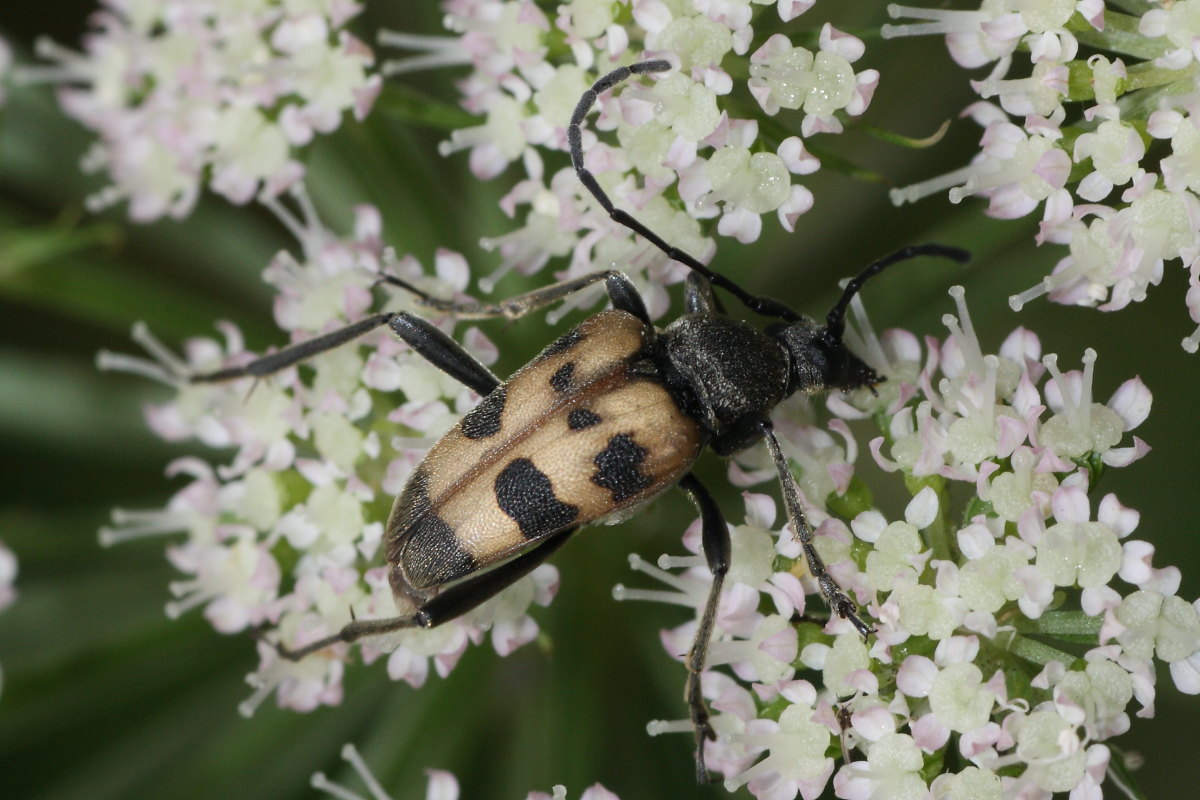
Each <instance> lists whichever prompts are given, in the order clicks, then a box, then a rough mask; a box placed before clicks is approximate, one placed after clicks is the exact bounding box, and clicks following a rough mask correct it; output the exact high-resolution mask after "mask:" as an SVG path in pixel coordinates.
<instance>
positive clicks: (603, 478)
mask: <svg viewBox="0 0 1200 800" xmlns="http://www.w3.org/2000/svg"><path fill="white" fill-rule="evenodd" d="M648 452H650V451H649V450H647V449H646V448H644V447H642V446H641V445H639V444H637V443H636V442H634V441H633V437H632V436H630V435H629V434H627V433H618V434H617V435H616V436H614V437H612V438H611V439H609V440H608V446H607V447H605V448H604V449H603V450H601V451H600V452H599V453H597V454H596V457H595V458H594V459H592V462H593V463H594V464H595V465H596V468H597V469H596V474H595V475H593V476H592V483H594V484H596V485H597V486H601V487H603V488H605V489H608V490H609V491H611V492H612V496H613V502H614V503H620V502H621V501H623V500H626V499H627V498H629V497H632V496H633V495H635V494H637V493H638V492H640V491H641V490H642V489H645V488H646V487H647V486H649V485H650V484H651V483H653V482H654V481H653V480H652V479H651V478H648V477H647V476H645V475H643V474H642V469H641V467H642V462H643V461H645V460H646V453H648Z"/></svg>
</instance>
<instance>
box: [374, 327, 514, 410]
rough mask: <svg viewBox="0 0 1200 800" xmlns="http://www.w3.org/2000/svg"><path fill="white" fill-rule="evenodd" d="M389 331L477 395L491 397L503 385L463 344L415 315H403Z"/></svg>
mask: <svg viewBox="0 0 1200 800" xmlns="http://www.w3.org/2000/svg"><path fill="white" fill-rule="evenodd" d="M390 327H391V329H392V331H393V332H394V333H395V334H396V335H397V336H399V337H400V338H401V339H403V340H404V341H405V343H406V344H408V346H409V347H411V348H412V349H413V350H414V351H415V352H416V353H417V354H419V355H420V356H421V357H422V358H424V359H425V360H426V361H428V362H429V363H430V364H432V365H433V366H435V367H437V368H438V369H440V370H441V371H442V372H444V373H446V374H447V375H449V376H450V377H451V378H454V380H456V381H458V382H459V383H461V384H463V385H464V386H466V387H467V388H470V389H474V390H475V391H476V392H477V393H478V394H480V395H485V396H486V395H489V394H491V393H492V390H493V389H495V388H496V387H497V386H499V385H500V379H499V378H497V377H496V376H495V375H493V374H492V371H491V370H490V369H488V368H487V367H485V366H484V365H483V364H482V363H480V362H479V360H478V359H476V358H475V356H473V355H471V354H470V353H468V352H467V351H466V349H464V348H463V346H462V345H461V344H459V343H458V342H456V341H454V339H452V338H450V337H449V336H448V335H447V334H446V332H445V331H443V330H442V329H441V328H438V327H437V326H435V325H434V324H433V323H431V322H429V321H427V320H424V319H421V318H420V317H418V316H417V315H416V314H410V313H408V312H407V311H401V312H400V313H399V314H396V315H395V318H394V319H393V320H392V321H391V325H390Z"/></svg>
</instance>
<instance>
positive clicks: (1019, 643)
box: [1005, 633, 1083, 669]
mask: <svg viewBox="0 0 1200 800" xmlns="http://www.w3.org/2000/svg"><path fill="white" fill-rule="evenodd" d="M1005 650H1006V651H1007V652H1008V653H1009V654H1011V655H1014V656H1016V657H1017V658H1020V659H1023V660H1025V661H1029V662H1031V663H1033V664H1037V665H1038V666H1042V667H1044V666H1046V665H1047V664H1049V663H1050V662H1051V661H1059V662H1061V663H1062V664H1064V665H1065V666H1066V667H1067V668H1068V669H1070V668H1071V667H1074V666H1077V665H1082V664H1083V660H1082V659H1079V658H1076V657H1075V656H1073V655H1071V654H1070V653H1068V652H1066V651H1065V650H1059V649H1058V648H1057V647H1051V646H1050V645H1048V644H1045V643H1043V642H1039V641H1037V640H1035V639H1030V638H1028V637H1026V636H1022V635H1020V634H1018V633H1014V634H1012V638H1011V639H1009V641H1008V646H1007V647H1006V648H1005Z"/></svg>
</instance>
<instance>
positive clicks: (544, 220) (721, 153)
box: [381, 0, 879, 316]
mask: <svg viewBox="0 0 1200 800" xmlns="http://www.w3.org/2000/svg"><path fill="white" fill-rule="evenodd" d="M754 3H755V4H762V3H763V0H754ZM811 4H812V3H811V2H804V1H802V0H778V3H777V4H776V6H777V12H778V14H777V16H778V19H779V20H782V21H784V22H788V21H791V20H793V19H794V18H795V17H796V16H797V15H799V14H800V13H802V12H803V11H805V10H807V9H808V7H809V6H811ZM543 5H546V6H549V7H553V8H556V9H557V11H556V15H554V14H551V13H548V12H547V11H545V10H543V7H542V6H543ZM444 7H445V9H446V11H447V16H446V25H447V27H448V28H450V29H451V30H452V31H453V32H455V34H457V35H454V36H448V37H434V36H418V35H412V34H397V33H385V34H384V35H383V36H381V41H382V42H383V43H384V44H385V45H391V46H395V47H401V48H405V49H408V50H415V51H419V55H414V56H411V57H408V58H404V59H399V60H395V61H389V62H386V63H385V64H384V65H383V68H382V69H383V71H384V72H385V73H387V74H396V73H402V72H408V71H413V70H418V69H425V68H429V67H432V66H443V65H446V64H455V63H462V64H469V65H470V66H471V68H472V71H471V73H470V75H469V77H467V78H466V79H465V80H463V81H461V82H460V83H459V86H460V88H461V90H462V92H463V97H462V105H463V107H464V108H466V109H467V110H469V111H471V112H472V113H475V114H479V115H481V116H483V117H484V120H483V121H482V122H481V124H479V125H478V126H476V127H472V128H467V129H462V130H457V131H454V133H453V134H452V135H451V137H450V139H449V140H448V141H447V142H445V143H444V146H443V148H442V151H443V153H444V154H449V153H452V152H456V151H460V150H469V151H470V156H469V158H470V165H471V169H472V171H473V173H474V174H475V175H476V176H477V177H479V178H480V179H488V178H492V177H495V176H496V175H498V174H500V173H501V172H502V171H503V170H505V169H506V168H507V167H508V166H509V165H511V164H514V163H518V162H519V163H520V164H521V165H522V168H523V169H524V172H525V177H524V179H522V180H520V181H519V182H518V183H517V184H516V186H515V187H514V188H513V190H512V191H511V192H510V193H509V194H508V195H507V197H506V198H505V199H504V202H503V204H502V205H503V208H504V210H505V211H506V212H507V213H508V214H509V215H511V216H516V215H517V213H518V209H520V208H524V209H525V216H524V221H523V225H522V226H521V227H520V228H519V229H517V230H515V231H513V232H511V233H508V234H506V235H504V236H503V237H499V238H497V239H493V240H485V245H487V246H492V247H495V248H496V249H498V250H499V252H500V254H501V256H502V263H501V265H500V267H499V268H498V269H497V270H496V271H495V272H494V273H492V274H491V275H489V276H487V277H486V278H485V279H483V280H481V282H480V285H481V287H482V288H484V289H485V290H488V289H490V287H491V286H493V285H494V283H495V281H496V280H498V279H499V277H501V276H502V275H504V274H506V273H507V272H509V271H512V270H517V271H519V272H522V273H525V274H528V273H531V272H534V271H536V270H538V269H540V268H541V267H542V266H543V265H544V264H545V263H546V262H547V261H548V260H549V259H550V258H552V257H557V256H565V255H569V256H570V263H569V266H568V269H567V272H568V273H569V274H580V273H583V272H589V271H591V270H593V269H595V268H596V266H597V265H600V264H603V265H611V266H613V267H615V268H618V269H621V270H624V271H625V272H627V273H628V274H629V275H630V276H631V277H632V278H633V279H634V281H635V283H636V284H637V285H638V288H639V289H641V290H643V291H644V293H645V294H646V295H647V300H648V303H649V306H650V309H651V313H652V314H653V315H655V316H657V315H658V314H661V313H662V312H663V310H664V309H665V307H666V303H667V298H666V295H665V292H664V290H663V288H662V287H663V286H664V285H665V284H668V283H673V282H675V281H678V280H679V279H680V278H681V273H680V271H679V268H678V266H677V265H674V264H673V263H672V262H670V261H668V260H667V259H666V257H665V256H664V255H663V254H662V253H660V252H658V251H657V250H656V249H655V248H653V247H652V246H651V245H650V244H649V243H647V242H645V241H642V240H640V239H638V238H636V237H634V236H633V235H632V234H631V232H630V231H628V230H626V229H624V228H622V227H620V226H618V225H616V224H615V223H613V222H612V221H611V220H609V219H608V215H607V214H606V213H604V211H603V209H601V208H599V207H598V206H597V205H596V204H595V203H593V202H592V201H591V199H590V197H586V199H581V196H582V195H584V193H583V192H582V190H581V187H580V185H579V181H578V180H577V179H576V178H575V175H574V173H573V172H572V170H571V169H570V168H569V167H566V166H564V167H562V168H561V169H559V170H558V171H556V172H553V173H550V174H548V172H547V168H546V165H545V162H544V160H543V152H544V151H565V150H566V149H567V136H566V128H567V125H568V122H569V121H570V119H571V115H572V112H573V111H574V109H575V106H576V104H577V103H578V102H579V98H580V96H581V95H582V94H583V93H584V91H585V90H586V89H587V88H588V87H589V86H590V85H591V84H592V82H593V81H594V80H595V79H596V77H597V76H598V75H600V74H604V73H606V72H608V71H610V70H612V69H613V68H615V67H618V66H622V65H628V64H630V63H632V62H634V61H639V60H643V59H646V58H652V57H653V58H665V59H668V60H670V61H671V62H672V64H673V65H674V66H675V67H677V69H675V70H673V71H672V72H670V73H668V74H666V75H665V76H663V77H661V78H660V79H658V80H657V82H656V83H654V84H653V86H649V87H646V88H640V87H636V86H635V87H629V88H627V89H626V90H624V91H623V92H621V93H619V94H617V93H613V94H610V95H605V96H602V97H601V98H600V99H599V100H598V102H597V106H598V107H599V116H598V118H597V120H596V122H595V125H594V127H595V129H596V131H598V132H601V133H604V134H605V135H606V138H615V140H616V143H617V146H613V145H610V144H605V143H603V142H601V141H599V139H598V137H597V134H596V133H595V132H593V131H592V130H590V129H585V130H584V133H583V149H584V152H585V153H586V161H587V166H588V168H589V169H590V170H592V171H593V172H594V173H595V174H596V176H597V177H598V179H599V181H600V183H601V185H602V186H603V187H604V189H605V190H606V191H607V192H609V194H610V195H611V196H612V198H613V200H614V202H616V204H617V205H619V206H621V207H622V208H626V209H628V210H630V211H631V212H636V214H637V216H638V218H639V219H640V220H641V221H642V222H643V223H645V224H646V225H648V226H649V227H650V228H651V229H652V230H654V231H656V232H658V233H659V234H660V235H662V236H664V237H665V238H666V239H668V240H669V241H670V242H672V243H673V244H674V245H675V246H677V247H679V248H681V249H683V250H685V251H687V252H689V253H691V254H693V255H694V256H696V257H697V258H699V259H701V260H702V261H706V260H708V258H710V257H711V256H712V254H713V252H714V250H715V245H714V243H713V242H712V241H711V240H710V239H708V238H707V237H706V236H705V234H704V233H703V232H702V229H701V226H700V223H699V221H700V220H707V219H714V218H715V219H716V230H717V233H719V234H721V235H723V236H731V237H735V238H737V239H738V240H739V241H742V242H750V241H754V240H755V239H757V238H758V237H759V234H760V232H761V229H762V216H763V215H764V214H768V213H771V212H774V214H775V215H776V217H777V218H778V220H779V223H780V224H781V225H782V226H783V227H784V228H785V229H787V230H789V231H790V230H792V229H793V228H794V226H795V223H796V219H797V218H798V217H799V216H800V215H801V214H803V213H804V212H805V211H807V210H808V209H809V208H810V207H811V206H812V204H813V196H812V193H811V192H810V191H809V190H808V189H807V188H805V187H804V186H803V185H800V184H794V183H793V182H792V176H793V175H806V174H809V173H812V172H814V171H816V170H817V169H818V168H819V167H820V161H819V160H818V159H817V158H816V157H815V156H813V155H812V154H811V153H810V152H809V150H808V149H807V147H806V144H805V142H806V140H807V139H808V138H810V137H812V136H815V135H817V134H834V133H839V132H841V131H842V126H843V120H844V119H847V118H851V117H855V116H858V115H861V114H862V113H863V112H864V111H865V110H866V108H867V106H868V104H869V103H870V100H871V97H872V94H873V93H874V90H875V86H876V84H877V83H878V79H879V74H878V72H876V71H875V70H870V69H868V70H862V71H859V72H855V69H854V62H855V61H857V60H859V59H860V58H861V56H862V55H863V51H864V48H863V43H862V42H861V41H860V40H858V39H856V38H855V37H853V36H850V35H848V34H845V33H842V32H840V31H838V30H837V29H835V28H833V27H832V26H831V25H825V26H824V27H822V28H821V29H820V32H819V33H815V32H813V31H809V32H808V33H807V34H804V33H800V34H798V35H797V34H796V32H795V30H794V29H793V38H800V39H802V40H803V42H802V44H797V43H796V42H793V40H792V38H789V36H788V35H785V34H783V33H775V34H774V35H770V36H767V35H765V34H764V33H762V32H761V31H764V30H768V29H769V28H768V25H769V23H768V22H765V21H762V20H758V19H755V14H756V11H755V10H754V7H753V5H752V4H751V3H750V2H748V1H742V2H664V0H636V1H635V2H632V3H613V2H607V0H604V1H602V2H598V1H597V0H572V2H568V3H562V4H559V3H553V4H538V3H534V2H532V0H507V1H502V0H449V1H448V2H446V3H444ZM630 14H632V23H633V24H630V21H631V20H630V19H629V15H630ZM760 22H761V24H759V23H760ZM755 24H758V28H759V32H756V30H755ZM564 41H565V44H566V45H567V47H566V48H563V47H562V43H563V42H564ZM747 53H749V54H750V55H749V74H750V78H749V80H748V89H749V94H750V95H751V96H752V97H753V98H754V99H755V100H756V101H757V106H750V107H746V108H744V109H743V110H742V111H741V112H739V111H738V106H737V96H736V95H733V94H731V93H732V92H733V90H734V84H735V80H734V77H733V74H731V71H730V69H729V68H728V67H727V66H726V63H727V62H736V61H738V60H739V59H740V60H741V61H742V62H744V61H745V56H746V54H747ZM740 66H741V68H742V69H743V70H744V69H745V66H744V64H743V65H740ZM734 74H736V72H734ZM781 111H789V112H795V114H796V123H795V126H794V127H796V128H798V129H799V131H800V133H801V134H802V136H803V138H802V137H801V136H796V135H787V134H786V133H785V134H784V135H780V133H779V131H780V130H786V129H785V128H782V127H779V128H776V127H771V128H770V130H769V131H768V130H760V124H759V122H758V121H757V120H756V119H754V116H755V115H757V114H759V113H760V112H761V113H763V114H766V115H768V117H770V116H774V115H776V114H779V113H781ZM739 113H740V114H741V116H738V114H739ZM598 296H599V295H598V293H594V292H593V293H587V294H585V295H583V296H582V297H581V298H579V299H577V300H576V301H574V302H573V303H571V304H569V305H568V307H567V308H568V309H569V308H570V307H572V306H576V305H582V304H584V303H588V302H595V300H596V299H597V298H598ZM565 310H566V309H564V311H565ZM560 313H562V312H560Z"/></svg>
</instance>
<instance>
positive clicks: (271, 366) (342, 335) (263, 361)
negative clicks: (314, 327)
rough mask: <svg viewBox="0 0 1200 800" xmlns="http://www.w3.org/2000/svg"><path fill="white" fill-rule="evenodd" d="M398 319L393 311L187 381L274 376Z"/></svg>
mask: <svg viewBox="0 0 1200 800" xmlns="http://www.w3.org/2000/svg"><path fill="white" fill-rule="evenodd" d="M395 316H396V314H395V313H393V312H391V311H384V312H380V313H378V314H372V315H371V316H369V317H367V318H366V319H361V320H359V321H358V322H354V323H351V324H350V325H347V326H346V327H344V328H338V329H337V330H336V331H330V332H329V333H323V334H321V335H320V336H314V337H313V338H311V339H307V340H305V341H303V342H299V343H297V344H294V345H291V346H290V347H285V348H283V349H282V350H277V351H275V352H274V353H269V354H267V355H265V356H262V357H261V358H256V359H255V360H253V361H251V362H250V363H248V364H244V365H242V366H240V367H226V368H225V369H219V370H216V371H215V372H204V373H200V374H199V375H188V376H187V379H188V381H189V382H191V383H219V382H221V381H230V380H234V379H235V378H246V377H254V378H263V377H266V376H267V375H273V374H275V373H276V372H279V371H280V370H282V369H286V368H288V367H290V366H292V365H293V364H298V363H300V362H301V361H305V360H307V359H310V358H312V357H313V356H316V355H320V354H321V353H324V352H326V351H328V350H333V349H334V348H335V347H340V346H341V345H343V344H345V343H346V342H349V341H351V340H353V339H357V338H358V337H360V336H363V335H365V334H367V333H370V332H371V331H373V330H375V329H376V328H380V327H383V326H384V325H387V324H388V323H389V322H391V321H392V319H393V318H394V317H395Z"/></svg>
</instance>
